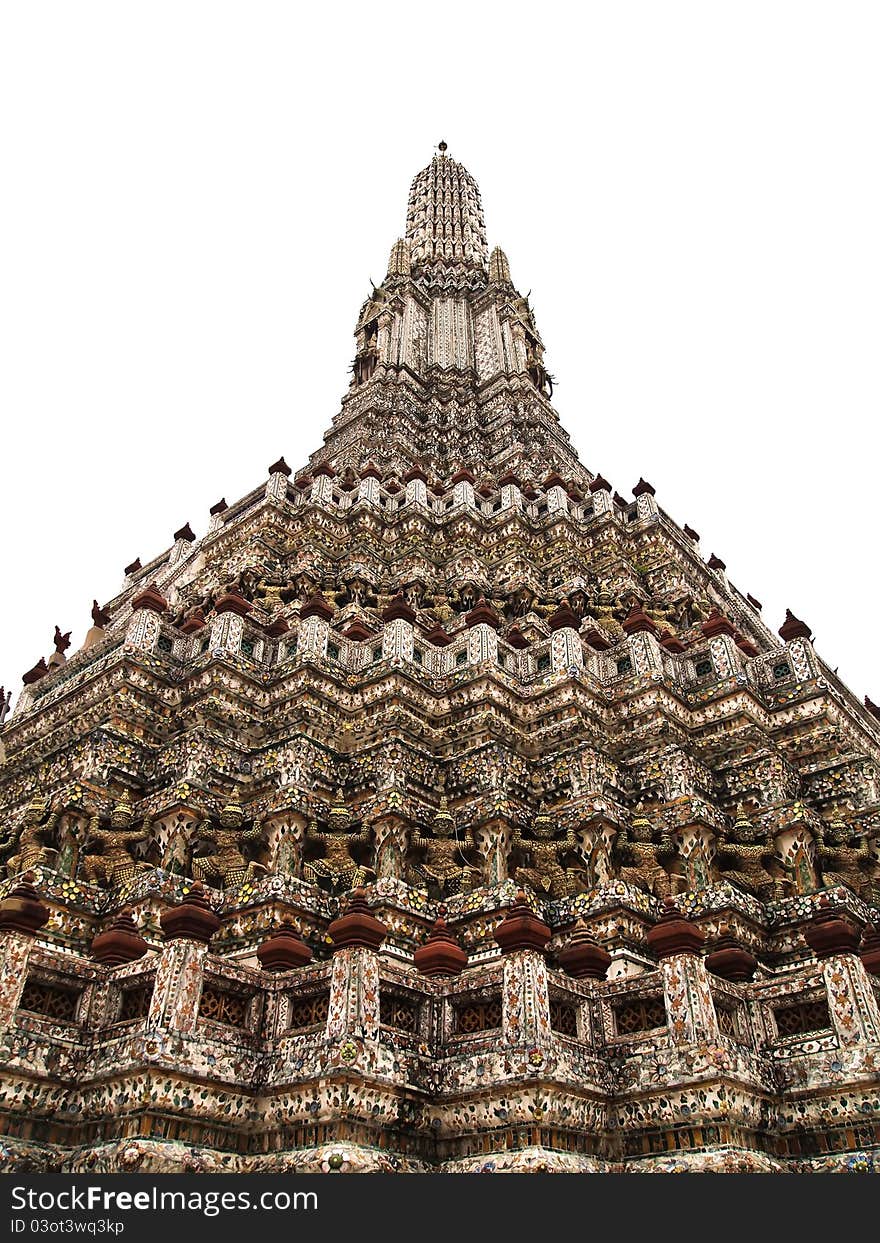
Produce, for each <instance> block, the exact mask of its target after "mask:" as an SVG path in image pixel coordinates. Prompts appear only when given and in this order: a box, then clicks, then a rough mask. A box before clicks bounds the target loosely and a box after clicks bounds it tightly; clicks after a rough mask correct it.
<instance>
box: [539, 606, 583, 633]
mask: <svg viewBox="0 0 880 1243" xmlns="http://www.w3.org/2000/svg"><path fill="white" fill-rule="evenodd" d="M547 624H548V626H549V627H550V629H551V630H562V629H563V628H565V627H567V628H569V629H571V630H579V629H580V624H581V622H580V618H579V617H578V615H577V613H576V612H575V611H574V609H573V608H572V607H571V605H570V604H569V602H568V601H567V600H562V601H561V602H560V604H559V607H558V608H557V609H556V612H555V613H551V615H550V616H549V617H548V618H547Z"/></svg>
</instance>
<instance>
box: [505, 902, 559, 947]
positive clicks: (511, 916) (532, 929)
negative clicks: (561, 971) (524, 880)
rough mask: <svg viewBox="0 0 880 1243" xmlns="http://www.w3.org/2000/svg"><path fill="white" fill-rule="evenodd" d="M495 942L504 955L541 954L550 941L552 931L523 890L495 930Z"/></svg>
mask: <svg viewBox="0 0 880 1243" xmlns="http://www.w3.org/2000/svg"><path fill="white" fill-rule="evenodd" d="M495 940H496V941H497V942H498V944H499V945H500V946H501V953H502V954H513V953H514V952H515V951H516V950H534V951H535V952H538V953H540V952H542V951H543V950H544V947H545V946H546V944H547V942H548V941H549V940H550V929H549V928H548V927H547V925H546V924H545V923H544V921H543V919H539V918H538V916H537V915H536V914H535V913H534V911H533V910H532V908H531V907H530V906H529V904H528V902H527V901H526V895H525V893H524V892H523V891H522V889H520V891H519V893H518V894H517V895H516V898H515V899H514V902H513V904H512V906H510V907H509V908H508V910H507V914H506V915H505V916H504V919H503V920H502V921H501V923H500V924H499V925H498V927H497V928H496V929H495Z"/></svg>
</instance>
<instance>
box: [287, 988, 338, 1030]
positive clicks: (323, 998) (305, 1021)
mask: <svg viewBox="0 0 880 1243" xmlns="http://www.w3.org/2000/svg"><path fill="white" fill-rule="evenodd" d="M329 1009H330V994H329V992H323V993H312V994H311V996H309V997H293V996H291V998H290V1011H289V1014H288V1023H287V1029H288V1031H292V1032H300V1031H307V1030H308V1029H310V1028H312V1027H323V1026H324V1024H325V1023H326V1022H327V1011H328V1010H329Z"/></svg>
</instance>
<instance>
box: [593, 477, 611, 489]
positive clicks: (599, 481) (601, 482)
mask: <svg viewBox="0 0 880 1243" xmlns="http://www.w3.org/2000/svg"><path fill="white" fill-rule="evenodd" d="M589 488H590V491H591V492H610V491H611V484H610V483H609V482H608V480H607V479H606V478H605V477H604V475H596V476H595V478H594V479H593V480H592V482H591V483H590V485H589Z"/></svg>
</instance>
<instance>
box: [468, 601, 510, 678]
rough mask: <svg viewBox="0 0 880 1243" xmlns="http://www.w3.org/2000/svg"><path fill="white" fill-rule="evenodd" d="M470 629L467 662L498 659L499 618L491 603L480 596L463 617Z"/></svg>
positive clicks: (474, 662)
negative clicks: (473, 606)
mask: <svg viewBox="0 0 880 1243" xmlns="http://www.w3.org/2000/svg"><path fill="white" fill-rule="evenodd" d="M464 624H465V625H466V626H467V627H468V629H469V630H470V633H469V634H468V663H469V664H474V665H475V664H479V663H480V661H483V660H493V661H497V660H498V631H499V630H500V629H501V618H500V617H499V616H498V614H497V613H496V612H495V610H494V609H493V608H492V607H491V605H490V604H489V603H488V602H487V601H486V600H485V599H484V597H483V596H480V598H479V600H478V601H477V604H476V608H473V609H471V611H470V613H468V614H467V616H466V617H465V619H464Z"/></svg>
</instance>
